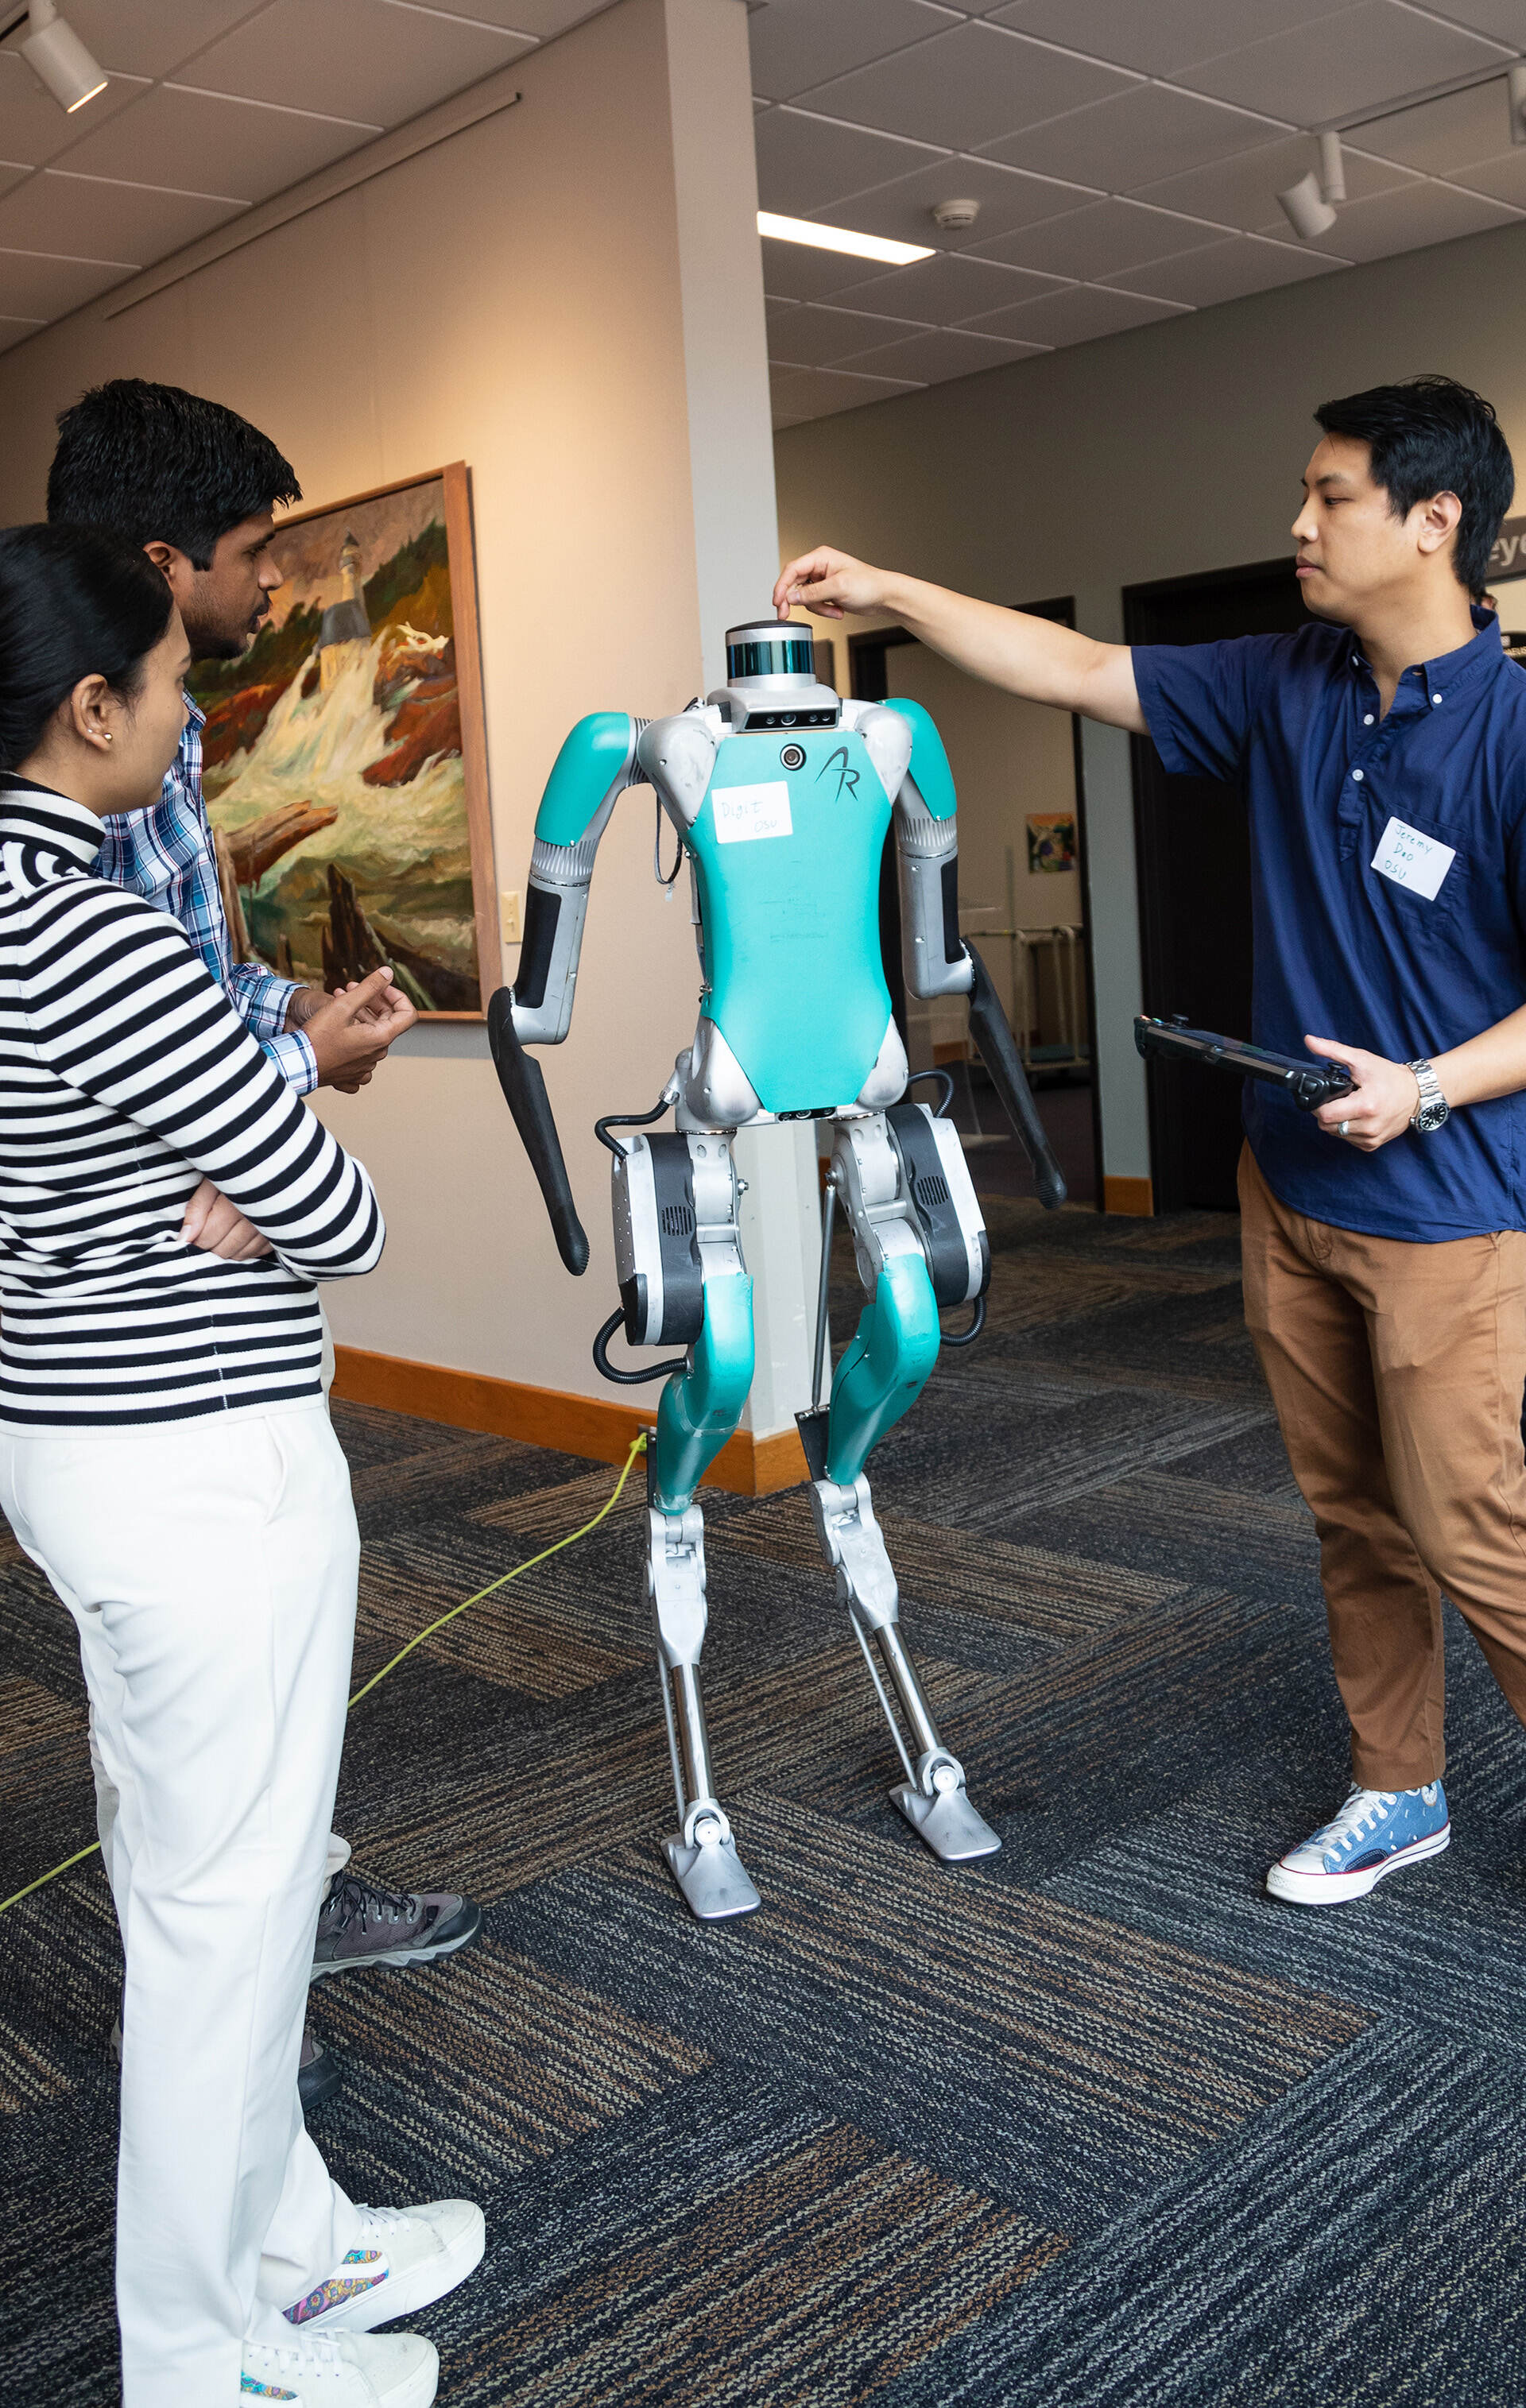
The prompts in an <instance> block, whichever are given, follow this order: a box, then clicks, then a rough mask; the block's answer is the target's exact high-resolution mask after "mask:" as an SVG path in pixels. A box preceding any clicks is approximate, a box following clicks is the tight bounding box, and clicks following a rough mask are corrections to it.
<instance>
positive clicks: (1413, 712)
mask: <svg viewBox="0 0 1526 2408" xmlns="http://www.w3.org/2000/svg"><path fill="white" fill-rule="evenodd" d="M1469 616H1470V617H1471V619H1472V621H1473V624H1474V628H1475V630H1476V632H1475V633H1474V634H1473V635H1472V636H1470V637H1469V638H1468V640H1467V642H1466V643H1465V644H1459V646H1458V648H1457V650H1456V652H1442V653H1441V654H1440V655H1439V656H1438V657H1437V658H1436V659H1435V660H1433V661H1418V662H1417V663H1415V664H1414V666H1413V667H1409V668H1407V669H1405V670H1404V674H1403V675H1402V677H1401V678H1400V680H1399V683H1398V685H1397V687H1396V688H1395V690H1394V696H1393V700H1392V702H1391V703H1390V704H1389V708H1388V710H1387V711H1386V712H1385V714H1384V719H1383V724H1384V725H1385V726H1387V725H1388V724H1389V721H1391V720H1394V719H1415V718H1418V716H1419V714H1420V712H1421V711H1425V710H1445V708H1446V706H1447V697H1448V695H1451V696H1453V697H1455V696H1457V695H1459V694H1460V693H1461V694H1466V692H1467V690H1468V688H1469V687H1470V686H1471V685H1472V684H1473V682H1474V681H1475V679H1476V678H1480V677H1483V676H1485V675H1486V674H1487V673H1488V671H1490V669H1494V668H1503V667H1504V657H1505V655H1504V638H1503V637H1502V635H1501V633H1500V622H1499V617H1498V614H1497V613H1496V612H1494V611H1492V610H1481V609H1479V608H1478V605H1477V603H1476V602H1475V603H1472V604H1470V605H1469ZM1350 667H1351V674H1352V676H1353V677H1355V678H1356V679H1357V680H1358V681H1361V680H1365V681H1366V682H1367V684H1368V685H1369V686H1371V688H1372V690H1373V692H1374V694H1376V692H1377V680H1376V678H1375V676H1374V675H1373V669H1372V664H1371V662H1370V661H1368V660H1367V659H1366V658H1365V656H1364V655H1363V654H1362V653H1361V652H1360V651H1358V650H1357V648H1356V646H1355V645H1354V644H1353V646H1352V650H1351V653H1350ZM1373 715H1374V718H1375V719H1376V716H1377V714H1376V712H1374V714H1373Z"/></svg>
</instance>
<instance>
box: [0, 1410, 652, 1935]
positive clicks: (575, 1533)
mask: <svg viewBox="0 0 1526 2408" xmlns="http://www.w3.org/2000/svg"><path fill="white" fill-rule="evenodd" d="M645 1449H646V1432H645V1431H644V1430H639V1431H638V1432H637V1434H636V1436H635V1437H634V1438H633V1439H632V1440H631V1442H630V1453H629V1454H628V1455H626V1460H625V1464H624V1466H623V1467H622V1469H621V1473H620V1477H619V1479H618V1480H617V1481H616V1482H615V1484H614V1487H613V1489H612V1492H611V1494H610V1495H609V1496H608V1497H607V1498H605V1500H604V1502H603V1504H602V1505H601V1506H600V1507H599V1509H598V1512H597V1513H596V1514H595V1515H594V1518H593V1520H592V1521H591V1522H584V1523H583V1527H582V1528H581V1529H579V1530H569V1532H568V1534H567V1536H566V1538H565V1539H558V1540H556V1541H555V1542H554V1545H552V1546H549V1547H542V1548H541V1550H540V1554H539V1555H529V1556H527V1557H526V1558H525V1562H524V1563H522V1564H516V1565H515V1566H514V1568H513V1570H512V1571H511V1572H500V1573H499V1575H498V1577H497V1580H496V1581H489V1582H488V1584H487V1586H486V1587H485V1588H480V1589H478V1590H477V1592H476V1594H475V1595H474V1596H472V1597H464V1598H462V1600H461V1602H460V1604H459V1605H453V1606H452V1608H451V1610H450V1612H449V1613H442V1614H441V1615H440V1617H439V1621H438V1622H431V1623H430V1625H429V1627H428V1628H427V1629H426V1630H420V1631H417V1632H415V1634H414V1636H413V1637H412V1638H411V1639H410V1641H408V1644H407V1646H406V1647H399V1648H398V1650H397V1653H396V1656H394V1657H393V1658H392V1660H391V1662H390V1663H388V1664H383V1665H382V1667H381V1671H380V1672H373V1673H372V1675H371V1677H370V1679H369V1680H368V1681H367V1683H366V1684H365V1686H364V1687H363V1688H359V1689H357V1690H356V1691H355V1693H354V1696H353V1698H352V1699H351V1700H350V1704H349V1706H348V1707H347V1708H346V1709H345V1711H346V1713H349V1712H350V1711H351V1710H352V1709H353V1707H355V1706H358V1705H359V1703H360V1701H361V1699H362V1698H368V1697H369V1696H370V1694H371V1691H372V1690H373V1689H374V1688H376V1687H377V1686H378V1685H379V1684H381V1682H382V1681H384V1680H385V1679H386V1677H387V1674H388V1673H389V1672H395V1671H396V1670H397V1667H398V1665H399V1664H400V1663H401V1662H402V1660H403V1658H404V1656H411V1655H412V1653H413V1650H414V1648H415V1647H422V1646H423V1644H424V1642H425V1640H426V1639H432V1638H433V1637H434V1635H435V1633H436V1631H437V1630H443V1629H444V1627H445V1625H446V1624H447V1623H448V1622H453V1621H454V1620H455V1617H456V1615H457V1614H458V1613H465V1612H466V1610H467V1608H468V1605H481V1603H482V1599H483V1598H484V1597H491V1596H492V1595H493V1592H494V1590H495V1589H499V1588H504V1587H506V1586H507V1585H508V1584H509V1582H510V1581H511V1580H518V1578H519V1576H520V1573H521V1572H533V1571H534V1570H535V1568H536V1565H537V1564H543V1563H544V1562H545V1561H546V1559H547V1557H548V1556H550V1555H560V1554H561V1552H562V1549H563V1548H564V1547H572V1546H575V1545H576V1544H577V1542H578V1541H579V1540H580V1539H585V1538H586V1537H587V1536H588V1533H589V1531H590V1530H597V1527H598V1526H599V1524H600V1522H602V1521H603V1519H604V1517H605V1515H606V1514H607V1513H612V1512H613V1511H614V1509H615V1507H616V1506H617V1505H618V1504H619V1502H620V1495H621V1491H622V1490H623V1488H624V1487H625V1484H626V1481H627V1480H628V1479H629V1478H630V1468H631V1465H632V1464H633V1463H634V1462H635V1460H636V1457H637V1456H638V1455H641V1454H644V1452H645ZM100 1848H101V1843H100V1842H99V1840H93V1841H92V1842H91V1843H90V1845H89V1847H88V1848H81V1849H80V1850H79V1854H78V1855H77V1856H65V1859H64V1861H63V1863H62V1864H61V1865H54V1867H53V1869H52V1871H50V1872H46V1873H39V1874H38V1875H37V1878H36V1881H33V1882H28V1883H27V1885H26V1887H25V1888H24V1889H19V1890H15V1891H13V1892H12V1894H11V1896H10V1897H9V1898H4V1899H0V1914H5V1912H6V1910H7V1907H12V1906H19V1905H20V1904H21V1902H22V1899H23V1898H30V1897H31V1895H32V1893H33V1891H34V1890H36V1889H46V1887H47V1885H48V1884H49V1883H50V1881H57V1879H58V1877H59V1874H60V1873H66V1872H67V1871H69V1868H70V1867H71V1865H82V1864H83V1863H84V1861H85V1859H86V1857H87V1856H99V1854H100Z"/></svg>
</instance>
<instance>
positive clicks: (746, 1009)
mask: <svg viewBox="0 0 1526 2408" xmlns="http://www.w3.org/2000/svg"><path fill="white" fill-rule="evenodd" d="M797 752H799V753H803V755H804V759H803V760H802V761H801V763H800V764H799V767H794V768H792V767H789V766H788V763H789V762H790V761H792V760H793V759H794V756H795V753H797ZM889 824H890V805H889V802H888V800H887V798H886V796H885V788H884V787H883V786H882V785H881V783H880V781H879V779H878V777H877V776H876V774H875V771H874V767H873V765H872V763H871V760H870V757H869V754H868V753H867V752H866V751H865V749H864V742H863V738H861V737H860V736H857V735H853V734H850V733H848V732H847V731H846V730H845V729H842V728H835V727H834V728H802V729H801V730H800V731H799V734H798V735H791V734H790V733H789V732H788V731H787V730H785V729H771V728H770V730H769V731H768V733H767V734H758V735H755V736H747V735H741V736H726V737H723V738H722V739H721V742H720V745H719V747H718V749H717V752H716V755H715V769H714V774H713V777H712V779H711V781H710V785H709V788H708V790H707V792H706V795H705V799H704V801H703V803H702V804H701V806H700V809H699V814H698V818H697V819H696V821H695V823H694V824H693V826H692V827H691V828H690V830H689V832H688V839H687V842H688V847H689V850H690V852H691V853H692V854H693V856H694V861H695V869H696V875H697V878H698V886H699V909H700V913H701V916H702V919H703V922H704V940H705V965H706V969H707V972H708V978H709V991H708V993H707V995H706V996H705V1001H704V1006H703V1010H704V1014H705V1017H706V1018H708V1019H710V1020H713V1021H714V1023H715V1025H716V1026H717V1027H718V1028H719V1029H720V1031H721V1034H722V1036H723V1037H724V1038H725V1039H726V1041H727V1044H728V1045H729V1046H730V1048H731V1051H732V1053H733V1054H735V1055H736V1057H737V1060H738V1061H739V1062H740V1064H741V1068H743V1070H745V1072H746V1073H747V1076H748V1078H749V1079H750V1080H751V1081H752V1082H753V1085H754V1087H755V1089H756V1093H757V1096H758V1099H759V1101H760V1102H761V1103H762V1105H763V1107H764V1109H765V1110H766V1111H770V1112H803V1111H829V1110H832V1109H834V1108H836V1107H838V1106H840V1105H843V1104H851V1103H852V1102H853V1101H854V1099H855V1097H857V1095H858V1093H859V1090H860V1089H861V1088H862V1086H863V1084H864V1082H865V1081H866V1079H867V1078H868V1077H869V1074H870V1072H871V1069H872V1068H873V1067H874V1063H875V1059H876V1057H877V1055H878V1054H879V1050H880V1046H881V1044H882V1042H883V1041H884V1038H885V1026H886V1024H887V1023H888V1021H889V1018H890V996H889V993H888V991H887V989H886V987H885V973H884V970H883V968H881V961H880V916H879V897H880V856H881V853H883V851H884V849H885V831H886V829H887V828H888V826H889Z"/></svg>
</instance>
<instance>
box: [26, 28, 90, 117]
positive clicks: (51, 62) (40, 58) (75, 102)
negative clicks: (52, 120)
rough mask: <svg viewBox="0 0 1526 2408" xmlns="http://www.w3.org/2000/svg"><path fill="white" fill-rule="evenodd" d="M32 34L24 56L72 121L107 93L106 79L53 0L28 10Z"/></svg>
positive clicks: (27, 39)
mask: <svg viewBox="0 0 1526 2408" xmlns="http://www.w3.org/2000/svg"><path fill="white" fill-rule="evenodd" d="M26 13H27V19H28V22H29V23H30V25H31V28H32V30H31V32H30V33H29V34H28V35H27V37H26V39H25V41H24V42H22V46H21V50H22V58H23V59H25V61H26V63H27V65H29V66H32V67H35V68H36V72H37V74H38V75H39V76H40V77H41V79H42V80H43V82H44V83H45V84H46V85H47V87H48V89H49V91H50V93H52V95H53V98H54V99H55V100H56V101H57V103H58V105H59V107H60V108H63V109H65V110H67V112H68V114H69V115H70V116H71V117H72V116H73V114H74V112H75V110H76V109H77V108H83V107H84V105H85V103H86V101H87V100H94V97H95V95H96V93H98V92H104V91H105V90H106V80H107V79H106V78H105V76H104V75H103V74H102V73H101V70H100V68H99V67H98V66H97V65H96V64H95V62H94V59H93V58H92V57H91V55H90V52H89V51H88V50H86V48H85V46H84V44H83V42H82V41H81V40H80V39H79V35H78V34H77V33H76V32H75V30H74V27H73V26H72V25H66V24H65V22H64V20H63V18H62V17H61V16H60V15H59V13H58V10H57V8H56V7H54V5H53V0H32V5H31V7H29V8H28V10H27V12H26Z"/></svg>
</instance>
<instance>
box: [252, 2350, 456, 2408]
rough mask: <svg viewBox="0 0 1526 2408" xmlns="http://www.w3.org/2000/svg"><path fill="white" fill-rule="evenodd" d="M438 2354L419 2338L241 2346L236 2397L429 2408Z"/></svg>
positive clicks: (338, 2406)
mask: <svg viewBox="0 0 1526 2408" xmlns="http://www.w3.org/2000/svg"><path fill="white" fill-rule="evenodd" d="M238 2389H239V2394H240V2396H241V2397H245V2398H252V2399H255V2400H279V2401H283V2402H284V2403H285V2408H433V2403H434V2399H435V2394H436V2392H437V2391H438V2390H439V2350H438V2349H437V2348H436V2347H435V2344H434V2343H433V2342H432V2341H425V2338H424V2335H423V2334H422V2333H366V2334H356V2335H355V2336H354V2338H353V2339H351V2338H348V2337H346V2336H343V2335H340V2336H338V2338H337V2339H335V2340H333V2341H324V2339H323V2338H322V2336H321V2335H319V2334H316V2333H315V2334H313V2335H312V2337H311V2338H310V2339H309V2338H308V2336H306V2335H304V2336H303V2337H302V2339H301V2340H300V2341H299V2340H297V2339H295V2336H294V2338H293V2339H292V2340H291V2341H290V2342H285V2343H277V2344H275V2345H274V2346H272V2345H271V2344H270V2343H266V2342H260V2341H246V2342H245V2343H244V2379H243V2381H242V2382H241V2383H240V2384H239V2386H238Z"/></svg>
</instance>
